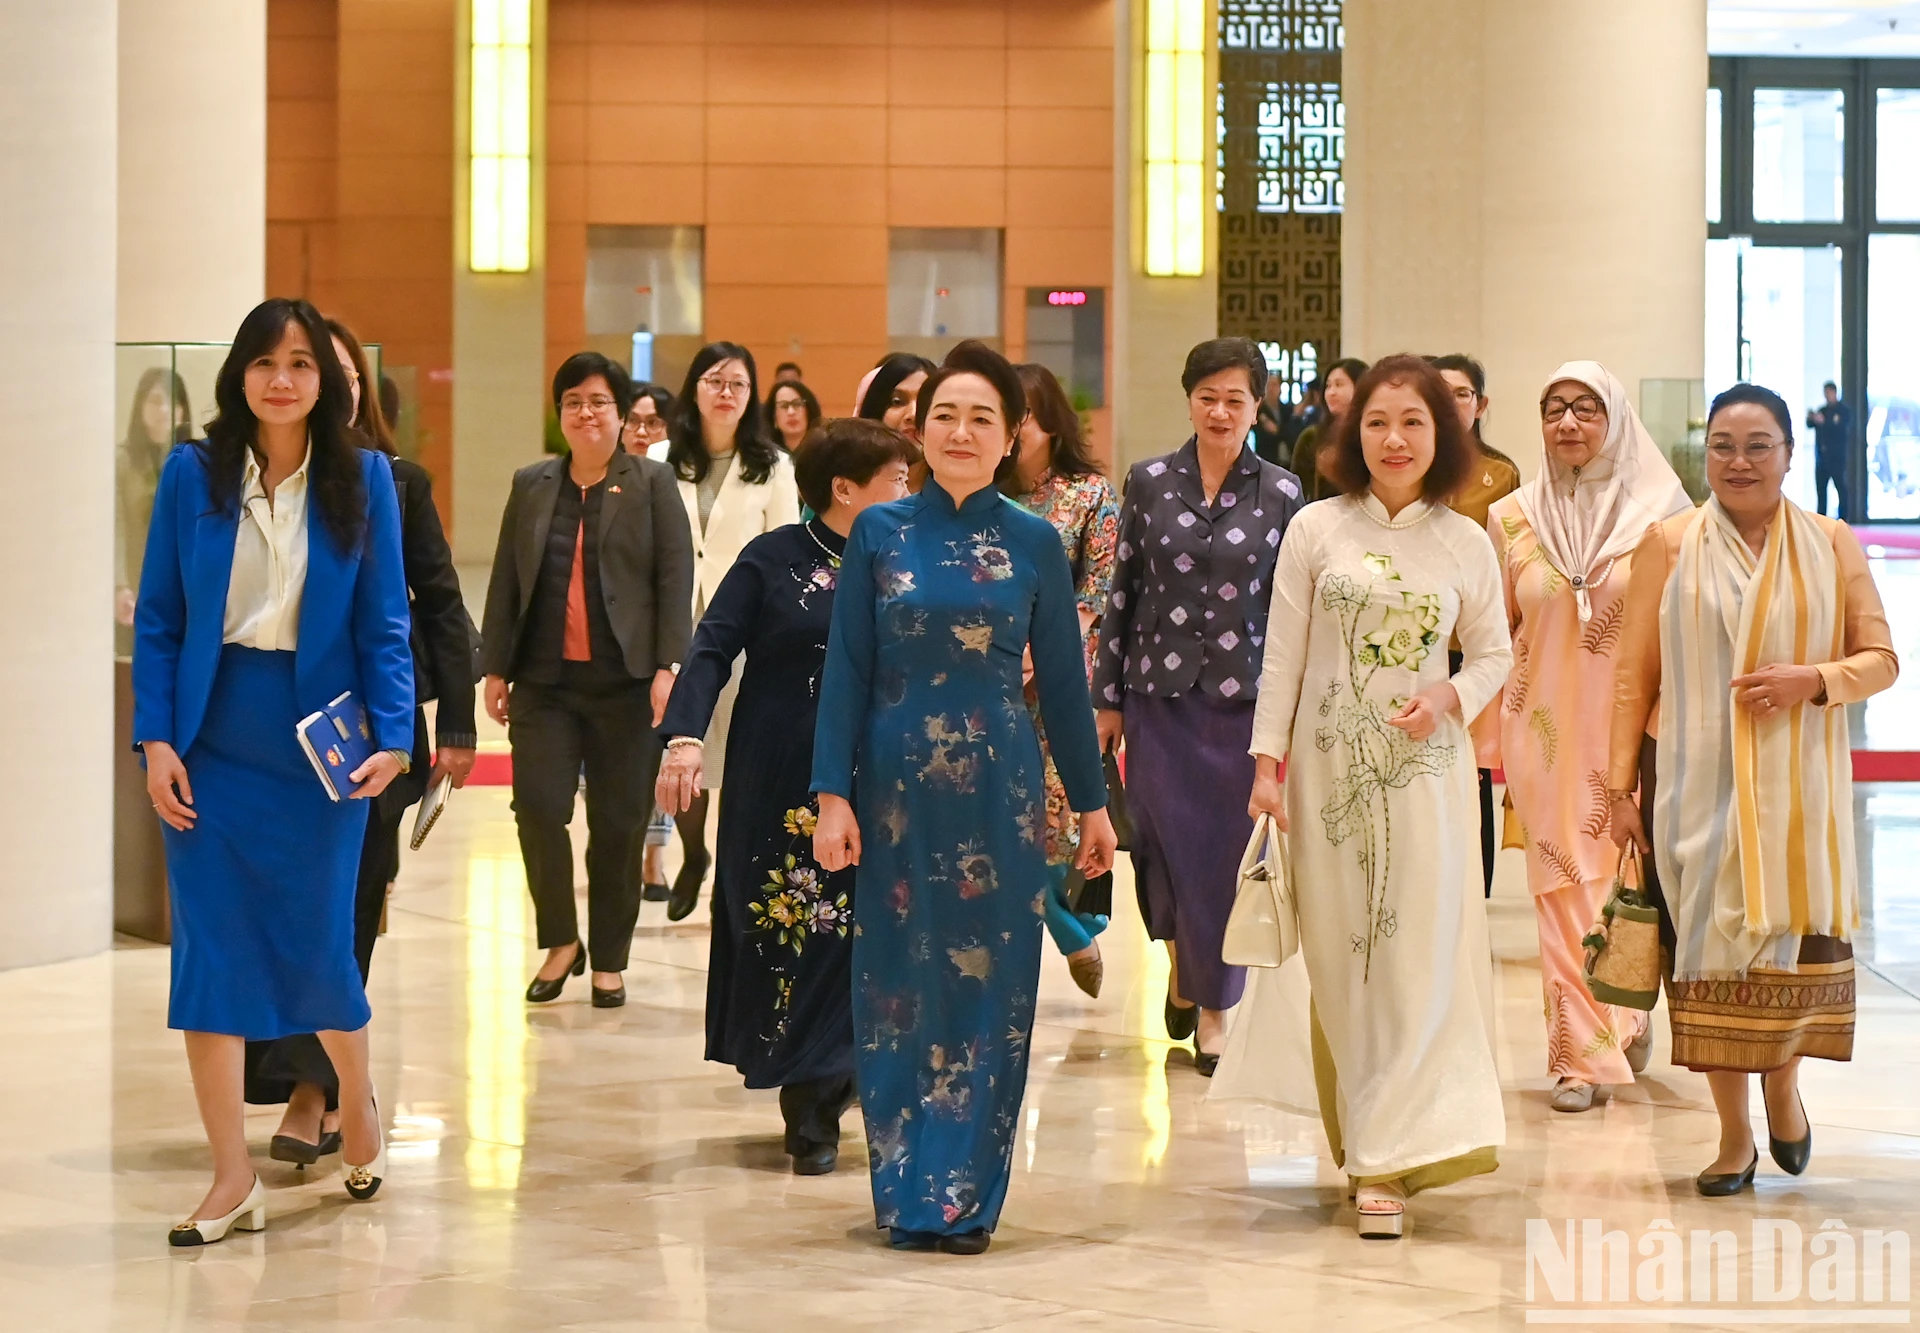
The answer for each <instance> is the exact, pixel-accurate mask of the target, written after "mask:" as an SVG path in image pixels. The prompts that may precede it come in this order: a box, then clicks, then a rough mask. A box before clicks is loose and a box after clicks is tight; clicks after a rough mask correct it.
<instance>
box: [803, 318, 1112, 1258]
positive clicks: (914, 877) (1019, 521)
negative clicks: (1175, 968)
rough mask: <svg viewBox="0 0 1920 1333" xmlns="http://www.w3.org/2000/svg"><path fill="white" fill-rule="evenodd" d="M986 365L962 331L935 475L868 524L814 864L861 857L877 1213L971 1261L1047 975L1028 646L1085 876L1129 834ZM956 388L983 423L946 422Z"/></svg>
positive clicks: (1014, 401)
mask: <svg viewBox="0 0 1920 1333" xmlns="http://www.w3.org/2000/svg"><path fill="white" fill-rule="evenodd" d="M983 358H992V360H993V361H994V362H998V363H999V366H1005V362H1004V360H1003V359H1002V358H999V356H998V354H997V353H992V352H990V351H987V349H985V348H981V347H978V346H977V345H973V346H971V347H970V345H968V344H962V345H961V347H960V348H957V349H956V350H955V352H954V354H953V355H952V356H950V357H949V358H948V362H947V366H945V367H943V372H944V373H945V376H946V378H945V383H944V384H943V383H942V382H941V377H940V376H938V375H937V376H936V377H934V378H931V379H930V380H929V383H928V386H927V392H924V393H923V395H922V398H921V401H922V403H925V404H927V414H930V415H931V416H932V417H933V418H934V421H933V422H932V424H931V425H930V426H923V431H925V432H926V434H925V439H926V442H927V452H928V462H929V466H930V468H931V470H932V473H933V476H932V478H931V479H930V480H929V481H928V483H927V485H926V487H925V489H924V490H923V491H922V492H921V493H920V494H919V495H916V496H910V497H908V498H907V499H905V500H901V501H898V502H896V503H893V504H886V505H876V506H874V507H873V508H872V509H869V510H867V511H866V512H865V513H863V514H862V515H861V516H860V517H859V519H858V520H856V521H855V523H854V526H853V531H852V534H851V536H850V537H849V539H848V542H847V548H846V553H845V555H844V557H843V558H842V563H841V571H840V590H839V592H838V594H837V597H836V600H835V604H834V620H833V633H832V637H831V640H830V642H829V645H828V650H827V663H826V669H825V673H824V676H823V679H822V683H821V695H820V712H819V723H818V731H817V734H816V739H815V744H814V769H813V789H814V791H815V792H817V793H819V794H820V798H821V799H820V806H821V809H820V825H819V832H818V835H817V838H816V842H817V844H818V846H817V853H818V857H819V860H820V862H821V864H822V865H823V866H825V867H827V868H828V869H830V870H831V869H833V868H835V866H836V864H844V863H845V861H847V860H848V859H852V860H854V861H856V862H857V864H858V865H859V872H858V875H857V881H856V882H857V886H858V887H857V899H858V901H859V903H860V910H859V916H858V928H857V930H856V934H855V938H854V942H853V972H854V977H853V1017H854V1039H855V1040H854V1044H855V1057H856V1060H857V1064H858V1070H859V1084H860V1103H861V1110H862V1114H863V1115H864V1117H865V1119H866V1126H867V1145H868V1157H869V1163H870V1166H871V1168H872V1175H873V1195H874V1211H875V1215H876V1221H877V1223H878V1225H880V1226H883V1227H888V1228H891V1229H892V1231H893V1236H894V1241H895V1243H896V1244H898V1245H903V1246H905V1245H930V1244H933V1243H936V1242H938V1243H940V1244H941V1245H942V1246H943V1248H950V1249H955V1250H958V1251H960V1252H967V1253H970V1252H977V1250H978V1249H982V1248H985V1244H986V1236H987V1234H988V1233H990V1232H991V1231H992V1230H993V1228H994V1226H995V1224H996V1223H997V1222H998V1220H999V1215H1000V1208H1001V1205H1002V1203H1003V1201H1004V1200H1005V1198H1006V1191H1007V1180H1008V1175H1009V1173H1010V1171H1011V1168H1012V1160H1013V1144H1014V1133H1015V1129H1016V1127H1017V1125H1018V1122H1019V1111H1020V1103H1021V1099H1022V1095H1023V1093H1024V1090H1025V1084H1026V1071H1027V1039H1028V1036H1029V1034H1030V1032H1031V1030H1032V1027H1033V1013H1034V993H1035V989H1036V986H1037V983H1038V980H1039V973H1040V937H1041V921H1042V913H1043V910H1044V901H1043V898H1044V893H1045V890H1046V885H1047V865H1046V851H1045V845H1044V835H1045V827H1046V813H1045V800H1046V788H1045V783H1044V768H1043V765H1042V761H1041V755H1040V745H1039V741H1038V739H1037V737H1036V736H1035V733H1034V727H1033V723H1032V719H1031V717H1030V715H1029V714H1028V712H1027V708H1026V704H1025V702H1024V699H1023V694H1022V682H1021V675H1022V670H1021V661H1022V656H1023V654H1024V653H1025V651H1026V650H1027V649H1028V647H1029V645H1031V648H1032V657H1033V665H1034V680H1035V683H1036V685H1037V687H1038V693H1039V699H1040V710H1041V714H1042V716H1043V718H1044V720H1045V724H1046V728H1047V732H1048V734H1049V736H1050V737H1051V739H1052V744H1053V755H1054V761H1055V764H1056V766H1057V767H1058V769H1059V772H1060V776H1061V779H1062V780H1063V782H1064V783H1065V785H1066V789H1067V796H1068V800H1069V802H1070V803H1071V804H1072V805H1073V807H1074V808H1075V809H1076V810H1078V811H1080V812H1081V814H1082V834H1081V852H1080V857H1081V865H1082V867H1083V869H1086V870H1087V871H1088V872H1089V873H1091V874H1098V873H1101V871H1103V870H1104V869H1105V865H1104V864H1102V863H1103V862H1109V863H1110V861H1111V858H1112V846H1113V830H1112V825H1111V824H1110V823H1109V822H1108V820H1107V818H1106V814H1105V810H1104V807H1105V805H1106V798H1107V794H1106V783H1105V779H1104V777H1103V774H1102V771H1101V766H1100V754H1099V748H1098V744H1097V742H1096V740H1095V736H1094V726H1093V713H1092V709H1091V706H1090V702H1089V697H1088V693H1087V678H1086V666H1085V658H1084V656H1083V648H1082V643H1081V638H1080V627H1079V620H1078V617H1077V615H1076V613H1075V594H1074V587H1073V576H1072V572H1071V570H1070V569H1069V567H1068V564H1067V558H1066V554H1065V552H1064V551H1063V550H1062V548H1061V545H1060V539H1059V537H1058V535H1057V534H1056V533H1055V532H1054V529H1053V527H1052V525H1051V524H1049V523H1048V522H1047V521H1046V520H1045V519H1044V518H1041V517H1039V516H1037V515H1035V514H1031V513H1029V512H1027V511H1026V510H1024V509H1022V508H1020V507H1019V506H1018V505H1016V504H1014V503H1013V502H1012V501H1010V500H1008V499H1006V498H1004V497H1003V496H1002V495H1001V494H1000V492H999V491H998V489H996V488H995V487H993V486H992V484H991V480H992V472H993V465H994V464H995V463H997V462H998V461H999V459H1000V458H1001V457H1003V456H1004V455H1005V452H1006V449H1007V447H1008V446H1009V445H1010V439H1011V431H1010V430H1009V429H1007V428H1006V426H1005V419H1006V418H1007V417H1012V418H1014V419H1016V420H1017V419H1018V417H1019V416H1021V415H1024V409H1023V407H1022V406H1021V404H1020V402H1019V399H1018V395H1019V392H1020V390H1019V381H1018V379H1017V378H1015V377H1013V375H1012V370H1011V367H1006V375H1005V378H1006V380H1007V381H1010V382H1011V390H1010V391H1009V390H1008V389H1007V388H1006V387H1004V386H1003V385H1002V384H1000V383H997V382H996V381H998V380H999V378H1000V377H999V376H998V375H997V374H996V375H995V376H994V380H992V381H990V380H989V379H988V378H987V377H986V374H985V373H983V372H975V371H971V370H970V366H971V363H972V361H974V360H982V359H983ZM956 361H959V362H960V363H961V364H960V365H959V366H956V365H955V362H956ZM984 364H986V366H987V368H988V370H989V371H991V370H996V369H997V367H994V366H993V365H992V363H991V362H985V363H984ZM969 397H971V398H973V399H975V400H978V399H982V398H986V399H991V400H992V401H991V405H992V408H993V412H992V414H991V415H992V416H993V417H994V418H996V419H997V420H995V421H992V422H987V423H985V424H984V425H983V424H982V423H981V422H979V421H975V420H972V418H971V417H969V416H968V414H969V412H970V411H972V410H973V409H971V408H969V406H968V403H967V400H968V399H969ZM949 399H958V400H960V401H959V407H958V415H959V416H960V417H962V418H965V419H966V420H967V422H968V424H967V425H966V426H964V427H963V426H960V425H956V424H954V423H953V422H951V421H945V420H943V419H942V413H943V411H944V412H946V413H948V414H950V415H951V414H953V413H954V412H955V408H954V405H953V404H951V403H949V402H948V400H949ZM943 404H946V406H945V407H943ZM1003 404H1004V406H1003ZM925 420H926V414H923V422H924V421H925ZM969 431H971V436H972V438H971V439H969V438H967V437H968V433H969ZM949 440H959V441H960V445H958V446H955V447H954V449H953V452H954V453H955V454H957V455H959V458H958V462H957V464H956V461H955V460H954V459H953V458H951V457H949V456H948V454H947V453H945V452H943V445H945V444H946V443H947V442H948V441H949ZM975 462H978V463H980V464H982V465H983V466H984V470H982V471H980V475H979V477H978V480H977V482H974V483H973V484H969V483H970V482H973V478H972V477H971V476H970V475H969V474H970V473H971V472H972V471H974V470H978V469H975V468H973V467H971V466H969V465H970V464H973V463H975ZM949 486H951V487H953V488H954V490H955V491H958V492H959V493H960V499H959V501H958V503H956V502H955V499H954V496H953V492H951V491H949V490H948V489H947V487H949ZM849 801H851V802H854V803H855V805H857V812H858V813H857V828H856V827H855V818H854V816H853V811H852V810H851V809H850V808H849V805H848V802H849Z"/></svg>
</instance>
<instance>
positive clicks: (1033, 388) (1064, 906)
mask: <svg viewBox="0 0 1920 1333" xmlns="http://www.w3.org/2000/svg"><path fill="white" fill-rule="evenodd" d="M1014 370H1015V371H1016V372H1017V373H1018V374H1019V376H1020V387H1021V388H1022V389H1024V390H1025V391H1026V396H1027V418H1026V420H1025V421H1023V422H1021V423H1020V429H1019V434H1018V437H1017V439H1018V447H1017V448H1016V449H1015V450H1014V452H1013V454H1012V455H1011V456H1010V457H1009V458H1008V459H1007V461H1006V462H1005V463H1004V464H1002V465H1001V467H1000V471H999V475H998V481H999V485H1000V489H1001V490H1002V491H1004V492H1005V493H1006V495H1007V496H1008V498H1010V499H1011V500H1012V501H1013V502H1014V503H1015V504H1017V505H1019V506H1020V507H1021V508H1022V509H1026V510H1029V511H1031V512H1033V513H1036V514H1038V515H1040V517H1042V518H1044V519H1046V520H1047V522H1049V523H1051V524H1053V527H1054V531H1056V532H1058V533H1059V534H1060V544H1061V545H1062V546H1063V547H1065V548H1066V552H1067V564H1068V566H1069V568H1071V569H1072V571H1073V588H1074V595H1075V597H1076V599H1077V609H1078V611H1079V616H1080V637H1081V638H1082V639H1083V640H1084V641H1085V642H1086V645H1087V650H1088V651H1087V670H1088V673H1089V675H1091V673H1092V670H1093V651H1092V650H1093V648H1094V647H1095V645H1096V644H1097V643H1098V640H1097V639H1096V638H1095V637H1094V630H1095V628H1096V627H1097V626H1098V625H1099V623H1100V616H1101V614H1102V613H1103V612H1105V611H1106V609H1107V586H1108V584H1109V583H1110V582H1111V581H1112V579H1113V549H1114V544H1115V541H1116V533H1117V531H1118V521H1119V506H1118V504H1117V503H1116V502H1115V500H1114V495H1113V487H1112V486H1110V485H1109V484H1108V483H1107V479H1106V478H1105V477H1103V476H1101V475H1100V465H1099V464H1098V463H1096V462H1094V460H1093V456H1092V454H1091V452H1090V451H1089V450H1088V448H1087V442H1086V437H1085V436H1084V435H1083V434H1082V433H1081V429H1080V414H1079V413H1077V412H1075V411H1074V410H1073V406H1072V404H1070V403H1069V402H1068V401H1067V395H1066V392H1065V391H1064V390H1063V389H1061V387H1060V381H1059V380H1058V379H1056V378H1054V374H1053V372H1052V371H1051V370H1048V369H1047V368H1046V367H1045V366H1042V365H1038V364H1035V363H1032V362H1029V363H1027V364H1025V365H1019V366H1015V367H1014ZM1027 674H1028V680H1027V707H1028V710H1029V711H1030V712H1032V714H1033V727H1034V733H1035V734H1036V735H1038V736H1039V737H1040V755H1041V759H1042V761H1043V762H1044V764H1045V766H1046V783H1047V828H1046V845H1047V874H1048V880H1047V933H1048V934H1049V935H1051V936H1052V937H1053V942H1054V945H1055V947H1057V948H1058V949H1059V950H1060V952H1061V953H1063V954H1065V955H1066V956H1067V970H1068V971H1069V972H1071V973H1072V974H1073V980H1074V983H1075V984H1076V985H1078V986H1079V987H1080V989H1081V990H1083V991H1085V992H1086V993H1087V994H1089V995H1094V996H1097V995H1099V994H1100V983H1101V979H1102V977H1103V976H1104V974H1105V968H1104V967H1103V965H1102V963H1101V960H1100V944H1099V941H1098V940H1097V939H1096V936H1098V935H1099V934H1100V932H1101V931H1103V930H1105V929H1106V928H1107V922H1108V921H1109V920H1110V919H1111V917H1112V913H1113V879H1112V876H1111V874H1109V875H1106V876H1102V877H1101V880H1100V881H1099V882H1098V883H1089V884H1087V885H1086V886H1085V890H1084V892H1083V893H1082V894H1081V897H1080V903H1079V907H1078V910H1075V908H1073V907H1072V906H1070V905H1069V903H1068V901H1067V888H1068V883H1069V879H1070V877H1071V875H1072V871H1073V863H1074V860H1075V859H1076V858H1077V856H1078V855H1079V851H1080V827H1079V821H1078V820H1076V819H1075V818H1074V816H1073V811H1072V809H1071V808H1069V805H1068V801H1067V789H1066V786H1065V784H1063V783H1062V782H1061V781H1060V770H1059V769H1058V768H1057V767H1056V766H1055V764H1054V762H1053V751H1052V750H1051V749H1050V748H1049V746H1048V745H1047V731H1046V726H1045V724H1044V723H1043V722H1042V721H1041V718H1040V709H1039V701H1038V699H1037V697H1036V696H1035V694H1034V692H1033V681H1032V670H1031V663H1029V664H1028V673H1027Z"/></svg>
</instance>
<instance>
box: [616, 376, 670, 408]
mask: <svg viewBox="0 0 1920 1333" xmlns="http://www.w3.org/2000/svg"><path fill="white" fill-rule="evenodd" d="M642 398H651V399H653V414H654V415H655V416H657V417H665V416H667V415H668V414H669V413H671V412H672V411H673V390H672V389H669V388H668V387H667V386H666V385H664V384H649V383H647V382H646V381H645V380H642V381H640V382H639V383H638V384H635V385H634V386H633V401H634V402H636V403H637V402H639V401H640V400H641V399H642ZM627 410H628V411H632V410H633V408H632V406H631V405H629V406H628V408H627Z"/></svg>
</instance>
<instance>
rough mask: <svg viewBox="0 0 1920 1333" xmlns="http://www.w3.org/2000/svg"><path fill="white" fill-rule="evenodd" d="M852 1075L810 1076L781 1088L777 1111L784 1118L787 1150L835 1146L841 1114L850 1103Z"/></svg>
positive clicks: (838, 1135)
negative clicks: (832, 1076) (805, 1079)
mask: <svg viewBox="0 0 1920 1333" xmlns="http://www.w3.org/2000/svg"><path fill="white" fill-rule="evenodd" d="M854 1093H855V1089H854V1085H853V1077H852V1076H851V1075H848V1074H841V1075H838V1076H836V1077H834V1078H816V1079H810V1080H808V1081H807V1082H805V1083H789V1084H787V1085H786V1086H785V1087H784V1088H782V1089H780V1114H781V1116H782V1117H783V1118H784V1119H785V1120H786V1122H787V1152H788V1153H789V1154H790V1155H793V1156H798V1155H799V1154H801V1153H804V1152H811V1151H813V1150H814V1149H815V1148H826V1147H834V1146H837V1145H838V1144H839V1142H840V1117H841V1116H843V1115H845V1114H846V1111H847V1108H848V1107H849V1106H852V1105H853V1099H854Z"/></svg>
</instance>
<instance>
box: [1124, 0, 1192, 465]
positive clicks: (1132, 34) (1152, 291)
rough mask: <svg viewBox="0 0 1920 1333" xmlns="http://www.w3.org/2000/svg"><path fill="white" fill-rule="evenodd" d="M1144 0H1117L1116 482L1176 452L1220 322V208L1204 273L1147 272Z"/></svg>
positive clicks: (1188, 430) (1189, 429)
mask: <svg viewBox="0 0 1920 1333" xmlns="http://www.w3.org/2000/svg"><path fill="white" fill-rule="evenodd" d="M1206 9H1207V17H1206V31H1207V34H1208V39H1209V40H1208V53H1207V83H1208V86H1212V84H1213V83H1214V82H1215V81H1216V80H1217V79H1218V75H1217V73H1216V69H1217V63H1218V61H1217V56H1218V52H1217V46H1218V40H1219V39H1218V35H1217V34H1218V31H1219V28H1218V23H1217V20H1216V16H1215V12H1214V6H1213V4H1211V3H1209V4H1208V5H1207V7H1206ZM1146 11H1147V5H1146V0H1114V6H1113V14H1114V45H1113V51H1114V59H1113V69H1114V99H1113V105H1114V111H1115V115H1114V158H1115V162H1114V177H1113V179H1114V190H1113V197H1114V219H1113V238H1114V239H1113V250H1114V254H1113V300H1112V301H1111V303H1110V307H1111V308H1110V312H1109V315H1108V318H1109V319H1111V320H1112V321H1113V332H1112V340H1111V341H1112V357H1113V380H1114V383H1113V389H1112V392H1111V394H1110V395H1109V399H1110V401H1111V402H1112V404H1113V430H1114V447H1113V460H1112V473H1113V476H1114V478H1115V481H1116V483H1117V482H1118V480H1119V478H1121V477H1124V476H1125V475H1126V470H1127V468H1128V467H1130V466H1132V465H1133V464H1134V463H1137V462H1139V461H1140V460H1141V459H1143V458H1151V457H1153V456H1154V455H1155V454H1164V453H1167V452H1170V451H1171V450H1174V449H1177V448H1179V447H1180V445H1181V444H1182V443H1183V442H1184V441H1185V440H1186V438H1187V436H1188V435H1189V434H1191V433H1192V427H1191V425H1190V424H1189V423H1188V419H1187V400H1186V395H1185V394H1183V393H1182V392H1181V390H1180V368H1181V366H1182V365H1183V364H1184V363H1185V362H1186V358H1187V351H1188V349H1189V348H1191V347H1192V346H1193V345H1194V344H1195V343H1197V342H1202V341H1204V340H1205V339H1208V338H1211V337H1213V336H1214V334H1215V333H1216V331H1217V330H1218V328H1219V303H1220V265H1219V254H1220V238H1219V230H1218V226H1217V220H1218V216H1219V215H1218V214H1217V213H1215V212H1214V210H1213V208H1212V207H1211V203H1212V201H1211V199H1209V201H1208V203H1209V207H1208V208H1207V213H1206V217H1207V248H1206V267H1205V271H1204V272H1203V273H1202V274H1201V275H1200V276H1198V277H1187V278H1150V277H1148V276H1146V262H1145V260H1146V254H1145V230H1146V228H1145V208H1146V171H1145V166H1144V163H1145V157H1146V146H1145V134H1144V105H1143V104H1144V99H1145V88H1144V83H1145V77H1144V65H1145V59H1146V54H1145V53H1146Z"/></svg>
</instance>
